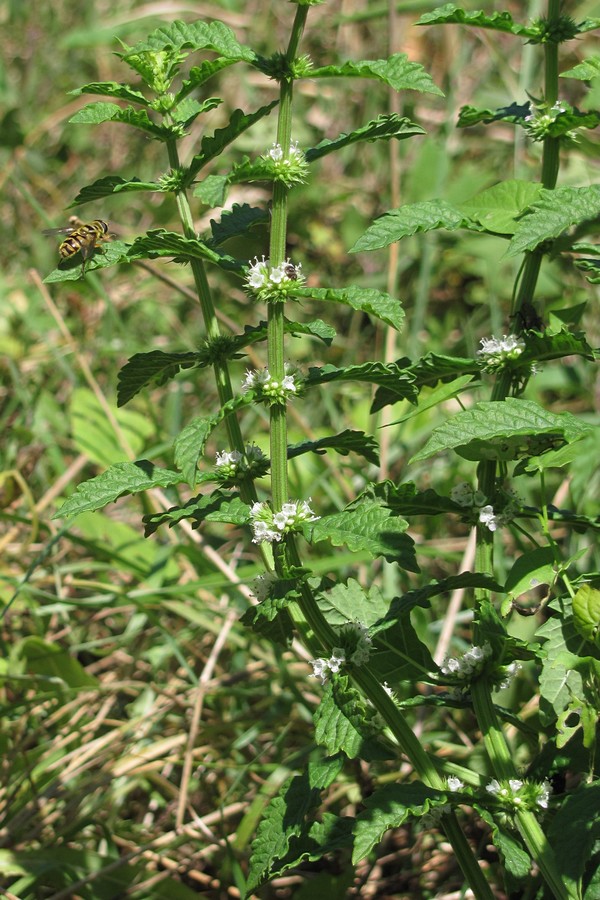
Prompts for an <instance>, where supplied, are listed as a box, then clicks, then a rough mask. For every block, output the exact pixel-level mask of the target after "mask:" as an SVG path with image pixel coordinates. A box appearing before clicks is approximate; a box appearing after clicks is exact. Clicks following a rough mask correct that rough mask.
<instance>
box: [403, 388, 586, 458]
mask: <svg viewBox="0 0 600 900" xmlns="http://www.w3.org/2000/svg"><path fill="white" fill-rule="evenodd" d="M589 430H590V426H589V425H586V424H585V423H583V422H581V421H580V420H579V419H577V418H576V417H575V416H573V415H571V413H558V414H557V413H552V412H550V411H549V410H546V409H544V408H543V407H541V406H539V405H538V404H537V403H534V402H533V401H532V400H520V399H516V398H514V397H508V398H507V399H506V400H504V401H502V402H497V403H496V402H492V401H483V402H481V403H477V404H476V405H475V406H474V407H473V408H472V409H465V410H462V411H461V412H458V413H456V414H455V415H454V416H452V417H451V418H449V419H448V420H447V421H446V422H444V423H443V424H442V425H439V426H438V427H437V428H435V429H434V431H433V433H432V435H431V437H430V438H429V440H428V441H427V443H426V444H425V446H424V447H423V449H422V450H420V451H419V452H418V453H416V454H415V455H414V456H413V457H412V459H411V460H410V461H411V462H420V461H421V460H424V459H428V458H429V457H430V456H433V455H434V454H435V453H440V452H442V451H444V450H452V449H455V450H458V452H460V454H461V456H464V457H465V458H466V459H504V460H511V459H517V458H518V457H519V456H524V455H535V454H536V452H541V449H542V448H544V447H545V446H546V444H547V449H552V448H553V446H554V444H555V443H557V442H560V443H561V444H562V443H565V442H566V443H571V442H572V441H576V440H579V439H580V438H581V437H583V436H584V435H585V434H586V433H587V432H588V431H589ZM538 447H539V448H540V449H539V450H538V449H537V448H538Z"/></svg>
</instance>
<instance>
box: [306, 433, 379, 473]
mask: <svg viewBox="0 0 600 900" xmlns="http://www.w3.org/2000/svg"><path fill="white" fill-rule="evenodd" d="M328 449H331V450H335V451H336V453H339V454H340V455H341V456H348V454H349V453H358V454H360V455H361V456H364V457H365V459H366V460H368V462H370V463H372V464H373V465H374V466H377V465H379V452H378V444H377V441H376V440H375V438H374V437H372V436H371V435H367V434H365V433H364V431H350V430H346V431H342V432H340V434H334V435H331V436H330V437H325V438H320V439H319V440H316V441H302V442H301V443H299V444H293V445H292V446H289V447H288V459H293V458H294V457H295V456H300V455H301V454H303V453H325V451H326V450H328Z"/></svg>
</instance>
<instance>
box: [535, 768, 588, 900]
mask: <svg viewBox="0 0 600 900" xmlns="http://www.w3.org/2000/svg"><path fill="white" fill-rule="evenodd" d="M599 809H600V781H598V780H597V779H596V780H595V781H593V782H592V783H587V784H586V783H585V782H584V783H581V784H580V785H579V787H578V788H577V790H576V791H574V792H573V793H570V794H568V795H567V796H566V797H565V799H564V802H563V803H562V804H561V806H560V808H559V809H558V810H557V812H556V814H555V815H554V817H553V818H552V821H551V823H550V827H549V829H548V840H549V842H550V845H551V850H552V855H553V859H554V861H555V864H556V866H557V868H558V871H559V873H560V875H561V878H562V880H563V883H564V884H565V886H566V887H568V888H569V889H570V890H571V892H572V894H573V895H574V896H575V895H576V894H577V893H578V892H579V890H580V887H581V879H582V877H583V874H584V872H585V870H586V867H587V866H588V865H589V863H590V860H591V858H592V853H593V848H594V846H595V845H597V843H598V840H600V816H598V810H599Z"/></svg>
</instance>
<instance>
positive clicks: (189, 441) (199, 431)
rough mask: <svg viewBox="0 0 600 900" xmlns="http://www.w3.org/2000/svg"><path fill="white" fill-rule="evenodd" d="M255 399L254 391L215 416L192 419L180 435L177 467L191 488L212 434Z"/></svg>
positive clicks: (177, 446)
mask: <svg viewBox="0 0 600 900" xmlns="http://www.w3.org/2000/svg"><path fill="white" fill-rule="evenodd" d="M253 399H254V395H253V393H252V391H248V392H247V393H246V394H241V395H240V396H239V397H234V398H233V399H232V400H229V401H228V402H227V403H224V404H223V406H222V407H221V409H220V410H219V412H218V413H215V415H213V416H206V417H203V418H196V419H192V421H191V422H189V423H188V424H187V425H186V427H185V428H184V429H183V431H182V432H181V433H180V435H179V437H178V438H177V440H176V441H175V465H176V466H177V468H178V469H179V470H180V472H181V474H182V475H183V477H184V478H185V480H186V481H187V483H188V484H189V485H190V487H194V485H195V484H196V478H197V472H198V460H199V459H200V457H201V456H202V454H203V453H204V447H205V445H206V441H207V439H208V437H209V435H210V434H211V432H212V431H213V430H214V429H215V428H216V427H217V425H219V424H220V423H221V422H222V421H223V420H224V419H226V418H227V416H229V415H231V414H232V413H234V412H237V410H238V409H242V408H243V407H244V406H247V405H248V404H250V403H252V400H253Z"/></svg>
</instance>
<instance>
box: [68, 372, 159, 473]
mask: <svg viewBox="0 0 600 900" xmlns="http://www.w3.org/2000/svg"><path fill="white" fill-rule="evenodd" d="M68 414H69V419H70V424H71V429H72V432H73V440H74V442H75V445H76V447H77V449H78V451H79V452H80V453H84V454H85V455H86V456H87V457H88V459H90V460H91V461H92V462H94V463H97V465H99V466H102V467H107V466H110V465H112V464H113V463H117V462H122V461H123V457H124V456H125V455H126V454H125V450H124V449H123V447H122V446H121V435H122V437H123V438H124V439H125V441H126V442H127V445H128V447H129V448H130V449H131V450H132V451H133V452H134V453H135V454H138V453H141V452H142V451H143V449H144V447H145V445H146V443H147V441H148V439H149V438H150V436H151V435H152V434H153V432H154V425H153V423H152V422H151V421H150V419H149V418H148V416H145V415H142V414H141V413H138V412H135V411H131V410H127V409H113V408H112V407H109V408H108V410H107V409H106V408H105V407H104V406H103V405H102V404H101V403H100V402H99V401H98V399H97V398H96V395H95V394H93V393H92V391H90V390H88V389H87V388H78V389H76V390H75V391H74V392H73V394H72V396H71V403H70V406H69V411H68ZM115 420H116V424H117V426H118V429H119V431H120V433H121V434H117V433H115V428H114V426H113V421H115Z"/></svg>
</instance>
